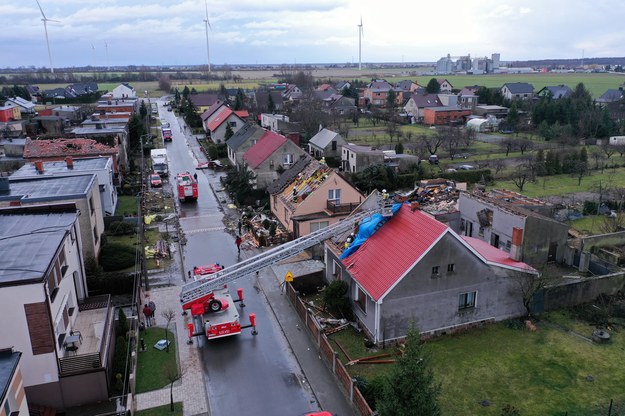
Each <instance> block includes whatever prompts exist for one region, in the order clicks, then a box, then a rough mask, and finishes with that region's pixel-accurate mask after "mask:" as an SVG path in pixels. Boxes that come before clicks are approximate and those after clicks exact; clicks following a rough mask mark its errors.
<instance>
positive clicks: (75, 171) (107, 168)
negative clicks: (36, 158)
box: [11, 156, 117, 216]
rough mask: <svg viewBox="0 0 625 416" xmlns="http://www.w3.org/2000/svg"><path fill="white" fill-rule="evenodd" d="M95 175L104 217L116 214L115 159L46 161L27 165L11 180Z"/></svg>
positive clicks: (69, 158)
mask: <svg viewBox="0 0 625 416" xmlns="http://www.w3.org/2000/svg"><path fill="white" fill-rule="evenodd" d="M86 174H95V175H96V176H97V178H98V190H99V192H100V202H101V210H102V213H103V215H104V216H110V215H113V214H114V213H115V209H116V208H117V187H116V186H115V185H114V184H113V159H111V158H110V157H92V158H85V159H78V158H73V157H72V156H67V158H66V159H65V160H63V161H60V160H58V161H46V162H42V163H41V164H39V165H37V164H35V163H27V164H25V165H24V166H22V167H21V168H19V169H18V170H16V171H15V172H13V173H12V174H11V179H13V180H15V179H18V178H37V177H50V176H80V175H86Z"/></svg>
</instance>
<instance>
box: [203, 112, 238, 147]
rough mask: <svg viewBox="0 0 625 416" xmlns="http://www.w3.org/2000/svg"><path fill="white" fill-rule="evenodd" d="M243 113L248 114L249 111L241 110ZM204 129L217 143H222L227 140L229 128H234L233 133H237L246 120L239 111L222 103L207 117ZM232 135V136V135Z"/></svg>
mask: <svg viewBox="0 0 625 416" xmlns="http://www.w3.org/2000/svg"><path fill="white" fill-rule="evenodd" d="M239 113H240V114H241V115H244V114H247V112H239ZM202 124H203V125H204V130H205V131H206V132H207V133H208V134H210V136H211V139H212V140H213V142H215V143H222V142H225V141H226V132H227V131H228V129H231V130H232V133H236V132H237V130H239V129H240V128H241V127H243V125H244V124H245V120H244V119H242V118H241V117H240V116H239V115H237V112H235V111H234V110H232V109H231V108H230V107H228V106H227V105H223V104H222V105H221V106H219V108H218V109H217V110H216V111H215V112H214V113H213V114H211V115H210V116H209V117H207V118H206V121H205V122H202ZM231 137H232V136H231Z"/></svg>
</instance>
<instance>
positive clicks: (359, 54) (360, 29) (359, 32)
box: [358, 16, 365, 71]
mask: <svg viewBox="0 0 625 416" xmlns="http://www.w3.org/2000/svg"><path fill="white" fill-rule="evenodd" d="M364 34H365V33H364V31H363V29H362V16H360V24H359V25H358V70H359V71H360V70H362V37H363V36H364Z"/></svg>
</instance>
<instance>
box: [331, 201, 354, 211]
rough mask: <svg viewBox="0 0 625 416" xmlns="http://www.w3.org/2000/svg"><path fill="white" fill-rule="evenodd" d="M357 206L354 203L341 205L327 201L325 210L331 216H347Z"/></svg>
mask: <svg viewBox="0 0 625 416" xmlns="http://www.w3.org/2000/svg"><path fill="white" fill-rule="evenodd" d="M358 205H359V204H356V203H353V202H351V203H349V204H341V203H338V204H337V203H336V202H334V201H331V200H328V204H327V209H328V211H330V212H331V213H332V214H349V213H350V212H352V211H353V210H354V209H356V207H357V206H358Z"/></svg>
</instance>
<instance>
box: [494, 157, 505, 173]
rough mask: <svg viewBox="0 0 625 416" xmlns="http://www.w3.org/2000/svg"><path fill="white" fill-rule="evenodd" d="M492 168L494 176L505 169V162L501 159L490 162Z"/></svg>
mask: <svg viewBox="0 0 625 416" xmlns="http://www.w3.org/2000/svg"><path fill="white" fill-rule="evenodd" d="M492 164H493V167H494V168H495V174H498V173H499V172H501V171H502V170H503V169H504V168H505V167H506V162H504V160H503V159H496V160H493V162H492Z"/></svg>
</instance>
